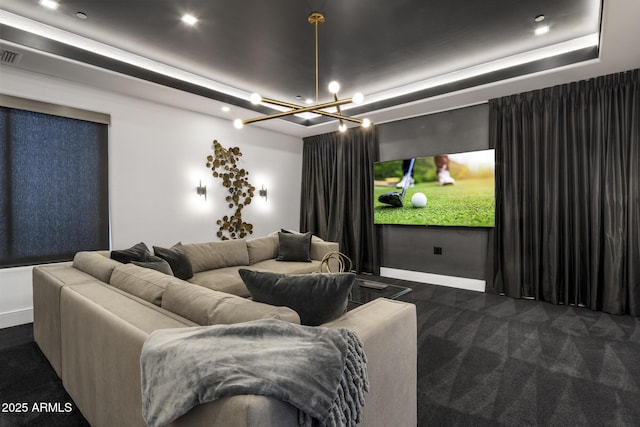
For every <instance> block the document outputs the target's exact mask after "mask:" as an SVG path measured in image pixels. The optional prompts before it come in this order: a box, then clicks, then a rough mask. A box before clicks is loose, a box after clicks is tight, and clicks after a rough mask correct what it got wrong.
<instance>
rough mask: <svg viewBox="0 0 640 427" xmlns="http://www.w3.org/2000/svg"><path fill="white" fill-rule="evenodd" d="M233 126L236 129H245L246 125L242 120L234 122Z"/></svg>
mask: <svg viewBox="0 0 640 427" xmlns="http://www.w3.org/2000/svg"><path fill="white" fill-rule="evenodd" d="M233 126H235V128H236V129H242V128H243V127H244V123H242V119H235V120H234V121H233Z"/></svg>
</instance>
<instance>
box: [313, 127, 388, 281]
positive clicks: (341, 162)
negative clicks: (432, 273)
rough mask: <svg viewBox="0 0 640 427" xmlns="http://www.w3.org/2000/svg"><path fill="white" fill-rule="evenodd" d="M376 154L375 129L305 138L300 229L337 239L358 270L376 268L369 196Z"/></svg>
mask: <svg viewBox="0 0 640 427" xmlns="http://www.w3.org/2000/svg"><path fill="white" fill-rule="evenodd" d="M377 158H378V132H377V129H376V128H375V127H373V128H369V129H367V130H364V129H361V128H354V129H350V130H348V131H347V132H345V133H338V132H334V133H327V134H323V135H316V136H311V137H307V138H304V146H303V152H302V194H301V198H300V200H301V207H300V230H301V231H311V232H312V233H313V234H315V235H317V236H318V237H320V238H322V239H325V240H330V241H334V242H338V243H339V244H340V251H341V252H343V253H344V254H346V255H347V256H348V257H349V258H351V260H352V261H353V267H354V269H355V271H356V272H358V273H360V272H369V273H378V271H379V265H378V251H377V246H376V236H375V226H374V224H373V199H372V198H373V163H374V162H375V161H376V160H377Z"/></svg>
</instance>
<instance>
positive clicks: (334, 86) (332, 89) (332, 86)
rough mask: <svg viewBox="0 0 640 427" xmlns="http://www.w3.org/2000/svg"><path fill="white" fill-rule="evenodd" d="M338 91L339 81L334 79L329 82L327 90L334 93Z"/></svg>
mask: <svg viewBox="0 0 640 427" xmlns="http://www.w3.org/2000/svg"><path fill="white" fill-rule="evenodd" d="M339 91H340V83H338V82H337V81H335V80H334V81H332V82H331V83H329V92H331V93H333V94H335V93H338V92H339Z"/></svg>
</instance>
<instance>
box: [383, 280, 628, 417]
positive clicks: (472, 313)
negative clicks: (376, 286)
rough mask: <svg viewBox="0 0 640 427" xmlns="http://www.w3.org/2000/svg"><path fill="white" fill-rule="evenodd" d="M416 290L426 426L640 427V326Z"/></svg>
mask: <svg viewBox="0 0 640 427" xmlns="http://www.w3.org/2000/svg"><path fill="white" fill-rule="evenodd" d="M383 280H385V281H387V282H390V283H394V281H393V280H387V279H383ZM396 282H397V281H396ZM407 285H408V286H410V287H412V288H414V292H413V293H412V294H410V297H411V299H410V300H412V302H413V303H415V304H416V306H417V309H418V405H419V408H418V417H419V424H420V425H421V426H456V425H457V426H495V425H504V426H527V425H530V426H536V425H537V426H605V425H608V426H639V425H640V318H637V317H631V316H614V315H609V314H606V313H602V312H594V311H591V310H588V309H584V308H574V307H566V306H557V305H552V304H548V303H540V302H535V301H531V300H515V299H511V298H507V297H502V296H497V295H489V294H485V293H478V292H472V291H464V290H456V289H451V288H445V287H441V286H431V285H422V284H407Z"/></svg>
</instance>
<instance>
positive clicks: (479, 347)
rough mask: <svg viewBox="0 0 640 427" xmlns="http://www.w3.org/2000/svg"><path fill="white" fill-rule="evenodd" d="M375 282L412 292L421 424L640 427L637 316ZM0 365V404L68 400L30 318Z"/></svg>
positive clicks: (76, 416)
mask: <svg viewBox="0 0 640 427" xmlns="http://www.w3.org/2000/svg"><path fill="white" fill-rule="evenodd" d="M369 279H371V278H369ZM379 280H380V281H385V282H388V283H397V284H403V283H404V284H405V285H407V286H410V287H412V288H413V289H414V291H413V292H412V293H411V294H409V295H407V296H406V297H405V298H404V299H405V300H407V301H411V302H413V303H415V304H416V306H417V309H418V419H419V425H420V426H496V425H504V426H526V425H532V426H535V425H538V426H556V425H557V426H591V425H592V426H605V425H608V426H638V425H640V318H637V317H631V316H613V315H608V314H605V313H600V312H594V311H590V310H588V309H583V308H573V307H565V306H554V305H551V304H548V303H539V302H534V301H527V300H514V299H510V298H506V297H500V296H495V295H488V294H484V293H477V292H472V291H462V290H457V289H452V288H445V287H440V286H432V285H424V284H420V283H408V282H401V281H398V280H394V279H384V278H382V279H379ZM0 366H1V367H2V369H0V403H9V402H14V403H15V402H27V403H29V405H32V404H33V403H37V402H51V403H55V402H61V403H63V404H64V403H66V402H72V401H71V399H70V398H69V396H68V395H67V394H66V392H65V391H64V389H63V388H62V384H61V382H60V380H59V379H58V378H57V377H56V375H55V373H54V372H53V370H52V369H51V367H50V366H49V364H48V362H47V361H46V359H45V358H44V356H43V355H42V353H41V352H40V351H39V349H38V348H37V345H36V344H35V343H34V342H33V336H32V327H31V325H23V326H17V327H14V328H7V329H3V330H0ZM85 425H87V424H86V421H84V419H83V418H82V416H81V414H80V413H79V411H78V410H77V409H76V408H75V407H73V409H72V411H71V412H69V413H46V412H45V413H34V412H29V413H27V414H15V413H13V414H9V413H6V412H0V427H9V426H11V427H13V426H85Z"/></svg>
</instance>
